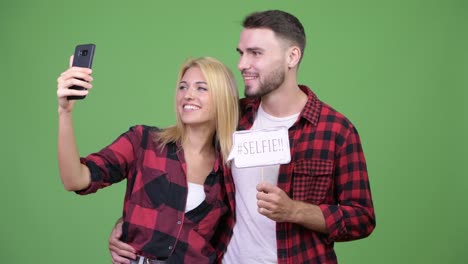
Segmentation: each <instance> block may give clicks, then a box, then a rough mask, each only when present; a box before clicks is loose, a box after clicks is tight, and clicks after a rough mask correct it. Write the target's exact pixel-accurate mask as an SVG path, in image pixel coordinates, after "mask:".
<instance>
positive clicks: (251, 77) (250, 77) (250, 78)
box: [244, 76, 257, 80]
mask: <svg viewBox="0 0 468 264" xmlns="http://www.w3.org/2000/svg"><path fill="white" fill-rule="evenodd" d="M256 78H257V76H244V80H253V79H256Z"/></svg>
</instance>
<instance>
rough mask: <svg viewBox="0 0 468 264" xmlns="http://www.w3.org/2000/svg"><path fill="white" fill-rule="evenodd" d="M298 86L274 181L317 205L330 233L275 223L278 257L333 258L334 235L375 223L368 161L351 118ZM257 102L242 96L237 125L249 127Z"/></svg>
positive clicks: (365, 230) (291, 262) (354, 235)
mask: <svg viewBox="0 0 468 264" xmlns="http://www.w3.org/2000/svg"><path fill="white" fill-rule="evenodd" d="M300 88H301V90H302V91H303V92H304V93H305V94H307V97H308V102H307V104H306V106H305V107H304V109H303V110H302V112H301V114H300V116H299V118H298V120H297V121H296V123H295V124H294V125H293V126H292V127H291V128H290V129H289V140H290V146H291V162H290V163H289V164H284V165H281V166H280V172H279V178H278V186H279V187H280V188H281V189H283V190H284V191H285V192H286V193H287V194H288V195H289V197H291V198H292V199H294V200H300V201H305V202H308V203H311V204H316V205H319V207H320V208H321V210H322V212H323V215H324V216H325V221H326V226H327V228H328V231H329V234H322V233H318V232H314V231H311V230H309V229H306V228H305V227H303V226H300V225H297V224H292V223H277V224H276V238H277V254H278V263H288V264H296V263H337V257H336V254H335V251H334V249H333V246H334V242H335V241H349V240H356V239H360V238H364V237H366V236H368V235H369V234H370V233H371V232H372V231H373V229H374V227H375V215H374V208H373V204H372V198H371V191H370V186H369V180H368V176H367V168H366V162H365V159H364V153H363V150H362V147H361V142H360V139H359V135H358V133H357V130H356V129H355V127H354V126H353V125H352V124H351V122H350V121H349V120H348V119H347V118H346V117H344V116H343V115H342V114H340V113H338V112H337V111H335V110H334V109H333V108H331V107H330V106H328V105H327V104H325V103H323V102H321V101H320V100H319V99H318V98H317V96H316V95H315V94H314V93H313V92H312V91H311V90H310V89H309V88H308V87H306V86H302V85H301V86H300ZM259 105H260V100H259V99H250V98H244V99H242V100H241V120H240V123H239V127H240V129H239V130H246V129H250V128H251V127H252V125H253V122H254V120H255V116H256V113H257V110H258V107H259ZM225 179H226V180H225V181H226V190H227V193H228V197H229V199H230V205H231V207H232V208H235V207H234V206H235V186H234V184H233V181H232V176H229V175H228V177H226V178H225ZM224 230H225V232H224V236H225V237H224V238H223V240H224V241H228V240H229V238H230V236H231V235H232V225H231V226H228V227H224ZM259 254H261V252H259Z"/></svg>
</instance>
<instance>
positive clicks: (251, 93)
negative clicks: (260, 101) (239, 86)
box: [244, 86, 260, 98]
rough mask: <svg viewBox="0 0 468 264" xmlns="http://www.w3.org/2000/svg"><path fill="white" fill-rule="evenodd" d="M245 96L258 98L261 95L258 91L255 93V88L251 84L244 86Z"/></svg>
mask: <svg viewBox="0 0 468 264" xmlns="http://www.w3.org/2000/svg"><path fill="white" fill-rule="evenodd" d="M244 96H245V97H247V98H257V97H260V96H259V95H258V93H255V92H254V91H253V90H252V87H251V86H245V88H244Z"/></svg>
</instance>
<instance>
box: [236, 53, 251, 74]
mask: <svg viewBox="0 0 468 264" xmlns="http://www.w3.org/2000/svg"><path fill="white" fill-rule="evenodd" d="M248 68H250V62H249V60H248V58H247V56H244V55H242V56H241V57H240V58H239V62H238V63H237V69H239V71H241V72H242V71H243V70H246V69H248Z"/></svg>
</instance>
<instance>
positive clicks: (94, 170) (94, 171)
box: [75, 158, 102, 195]
mask: <svg viewBox="0 0 468 264" xmlns="http://www.w3.org/2000/svg"><path fill="white" fill-rule="evenodd" d="M80 162H81V164H84V165H86V166H87V167H88V169H89V171H90V173H91V184H90V185H89V186H88V187H87V188H85V189H83V190H79V191H75V193H76V194H79V195H86V194H91V193H95V192H97V190H99V189H100V188H102V177H101V174H100V172H99V168H98V166H97V165H96V164H95V163H94V162H92V161H89V160H87V159H86V158H80Z"/></svg>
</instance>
